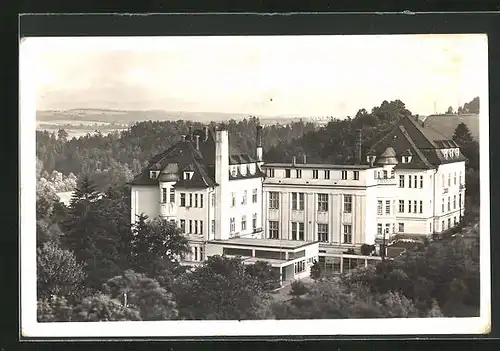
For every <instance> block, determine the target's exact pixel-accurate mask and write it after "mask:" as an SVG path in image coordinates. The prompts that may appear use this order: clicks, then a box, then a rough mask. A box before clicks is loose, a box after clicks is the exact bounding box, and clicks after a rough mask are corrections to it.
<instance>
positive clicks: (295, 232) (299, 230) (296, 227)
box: [292, 222, 304, 240]
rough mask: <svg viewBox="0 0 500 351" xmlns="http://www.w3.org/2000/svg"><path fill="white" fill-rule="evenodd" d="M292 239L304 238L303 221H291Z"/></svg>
mask: <svg viewBox="0 0 500 351" xmlns="http://www.w3.org/2000/svg"><path fill="white" fill-rule="evenodd" d="M292 240H304V222H292Z"/></svg>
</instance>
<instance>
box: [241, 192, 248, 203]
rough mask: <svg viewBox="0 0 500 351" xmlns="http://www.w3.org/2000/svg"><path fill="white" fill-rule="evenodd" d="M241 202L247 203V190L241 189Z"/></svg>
mask: <svg viewBox="0 0 500 351" xmlns="http://www.w3.org/2000/svg"><path fill="white" fill-rule="evenodd" d="M241 204H242V205H246V204H247V191H246V190H244V191H243V199H242V200H241Z"/></svg>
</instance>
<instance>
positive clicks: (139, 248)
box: [132, 215, 189, 276]
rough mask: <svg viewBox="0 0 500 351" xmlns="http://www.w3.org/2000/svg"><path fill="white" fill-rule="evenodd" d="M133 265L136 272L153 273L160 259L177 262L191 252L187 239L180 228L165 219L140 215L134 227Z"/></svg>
mask: <svg viewBox="0 0 500 351" xmlns="http://www.w3.org/2000/svg"><path fill="white" fill-rule="evenodd" d="M132 233H133V237H134V238H133V241H132V250H133V254H132V267H133V269H134V270H135V271H136V272H140V273H145V274H147V275H150V276H152V275H151V273H152V272H154V271H155V269H156V268H155V265H156V264H157V263H158V262H159V261H162V260H164V261H169V262H172V263H177V262H178V261H179V258H180V257H182V256H183V255H184V254H186V253H188V252H189V246H188V244H187V239H186V237H185V236H184V235H183V233H182V231H181V230H180V228H178V227H176V225H175V224H173V223H171V222H169V221H166V220H164V219H160V218H155V219H152V220H149V221H148V217H147V216H144V215H140V216H139V218H138V219H137V222H136V223H135V224H134V227H133V229H132Z"/></svg>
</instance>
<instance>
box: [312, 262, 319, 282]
mask: <svg viewBox="0 0 500 351" xmlns="http://www.w3.org/2000/svg"><path fill="white" fill-rule="evenodd" d="M311 278H312V279H314V280H318V279H319V278H321V266H320V265H319V262H318V261H316V260H314V263H313V265H312V266H311Z"/></svg>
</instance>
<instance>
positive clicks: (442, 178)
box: [441, 174, 444, 188]
mask: <svg viewBox="0 0 500 351" xmlns="http://www.w3.org/2000/svg"><path fill="white" fill-rule="evenodd" d="M441 183H442V186H443V188H444V174H443V175H441Z"/></svg>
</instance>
